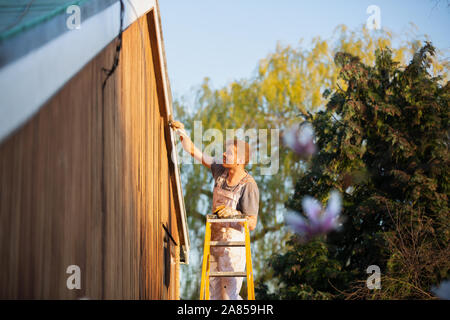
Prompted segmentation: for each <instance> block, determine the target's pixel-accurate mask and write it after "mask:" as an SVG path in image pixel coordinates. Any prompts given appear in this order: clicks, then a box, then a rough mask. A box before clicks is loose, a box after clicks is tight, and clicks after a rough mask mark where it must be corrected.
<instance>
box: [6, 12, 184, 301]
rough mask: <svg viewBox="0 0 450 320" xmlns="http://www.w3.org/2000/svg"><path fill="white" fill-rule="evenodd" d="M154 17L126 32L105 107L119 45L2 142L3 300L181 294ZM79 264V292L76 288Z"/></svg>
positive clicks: (113, 45)
mask: <svg viewBox="0 0 450 320" xmlns="http://www.w3.org/2000/svg"><path fill="white" fill-rule="evenodd" d="M148 19H149V18H148V16H146V15H144V16H143V17H141V18H140V19H139V20H138V21H136V22H135V23H134V24H132V25H131V26H130V27H129V28H128V29H127V30H125V31H124V33H123V45H122V51H121V54H120V62H119V66H118V68H117V69H116V71H115V73H114V74H113V75H112V76H111V77H110V79H109V80H108V82H107V85H106V88H105V92H104V97H105V99H104V106H103V107H102V82H103V80H104V79H105V74H104V73H102V71H101V69H102V68H108V69H109V68H110V67H111V65H112V62H113V58H114V53H115V49H116V42H112V43H110V44H109V45H108V47H107V48H105V49H104V50H103V51H102V52H101V53H100V54H98V55H97V56H96V57H95V58H94V59H93V60H92V61H91V62H90V63H89V64H88V65H86V66H85V67H84V69H83V70H81V71H80V72H79V73H78V74H77V75H76V76H75V77H74V78H72V79H71V80H70V82H68V83H67V84H66V85H65V86H64V88H62V89H61V90H60V91H59V92H58V93H57V94H56V95H55V96H54V97H53V98H52V99H51V100H50V101H49V102H48V103H47V104H46V105H45V106H43V107H42V108H41V110H40V111H39V112H38V113H37V114H36V115H35V116H34V117H33V118H32V119H31V120H30V121H29V122H27V124H26V125H25V126H23V127H22V128H20V129H19V130H18V131H17V132H15V133H14V134H13V135H12V136H10V137H9V138H8V139H7V140H5V141H4V142H2V144H1V145H0V298H2V299H16V298H28V299H76V298H82V297H87V298H91V299H177V298H178V295H179V289H178V288H179V283H178V281H179V275H178V272H179V254H180V253H179V244H180V238H179V235H178V230H179V228H178V225H177V213H176V210H177V205H176V204H175V199H176V189H175V185H174V180H173V177H172V173H171V172H172V171H171V170H172V169H171V167H170V166H171V163H169V161H170V154H168V152H167V151H166V150H167V145H166V143H167V142H166V137H167V132H165V130H168V128H167V124H166V121H165V120H164V115H165V113H164V106H163V105H161V101H162V97H161V96H160V94H161V92H162V91H161V83H158V81H160V80H158V79H157V76H156V75H155V69H154V68H155V65H154V61H153V57H152V49H153V54H154V52H155V51H154V50H155V48H152V45H153V46H154V45H155V44H154V43H151V40H150V38H151V37H150V35H149V31H151V30H152V26H150V27H149V25H148ZM149 20H151V19H149ZM52 72H55V71H53V70H49V75H48V76H51V73H52ZM24 94H26V93H24ZM163 224H164V225H165V226H166V227H167V229H168V230H169V231H170V232H171V236H172V237H173V238H174V240H175V242H176V244H177V245H175V243H174V242H173V241H172V240H170V239H169V238H168V236H167V232H166V231H165V230H164V228H163V227H162V226H163ZM165 240H166V241H168V242H166V244H165V242H164V241H165ZM165 248H166V249H165ZM166 259H169V263H168V264H167V263H165V262H166ZM69 265H78V266H79V267H80V269H81V289H80V290H76V289H75V290H69V289H68V288H67V286H66V281H67V279H68V277H69V276H70V274H67V273H66V269H67V267H68V266H69ZM167 266H168V267H167Z"/></svg>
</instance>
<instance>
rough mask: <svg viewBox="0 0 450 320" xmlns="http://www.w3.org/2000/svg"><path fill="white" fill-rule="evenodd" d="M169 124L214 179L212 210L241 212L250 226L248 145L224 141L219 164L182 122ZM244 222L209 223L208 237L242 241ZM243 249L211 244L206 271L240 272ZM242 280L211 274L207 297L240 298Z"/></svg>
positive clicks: (254, 198) (252, 197) (255, 195)
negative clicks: (196, 141) (209, 234)
mask: <svg viewBox="0 0 450 320" xmlns="http://www.w3.org/2000/svg"><path fill="white" fill-rule="evenodd" d="M170 125H171V126H172V128H174V129H175V132H177V134H179V135H180V139H181V142H182V145H183V149H184V150H186V151H187V152H188V153H190V154H191V156H193V157H194V158H195V159H197V160H198V161H201V162H202V164H203V165H204V166H206V167H207V168H210V169H211V172H212V175H213V177H214V181H215V183H214V191H213V204H212V212H213V213H217V215H218V217H220V218H230V217H233V216H237V215H245V217H246V219H247V225H248V229H249V230H254V229H255V227H256V222H257V216H258V209H259V190H258V186H257V184H256V182H255V180H254V179H253V177H252V176H251V175H250V174H249V173H248V172H247V171H246V170H245V166H246V165H247V164H248V162H249V159H250V147H249V145H248V144H247V143H246V142H244V141H241V140H238V139H234V140H231V141H227V142H226V145H225V147H226V150H225V152H224V154H223V164H220V163H217V162H216V161H215V159H214V158H212V157H210V156H208V155H206V154H203V152H202V151H201V150H199V149H198V148H196V147H195V145H194V144H193V143H192V141H191V139H190V138H189V136H188V135H187V134H186V132H185V131H184V125H183V124H182V123H180V122H179V121H172V122H171V123H170ZM217 209H218V210H217ZM216 211H217V212H216ZM244 224H245V222H224V223H212V224H211V240H212V241H227V242H228V241H244V240H245V234H244ZM245 249H246V248H244V247H212V248H211V262H210V272H216V271H222V272H242V271H243V269H244V267H245V262H246V255H245V254H246V251H245ZM204 259H205V257H204ZM242 280H243V278H242V277H212V278H211V280H210V282H209V292H210V299H211V300H242V298H241V296H240V295H239V292H240V290H241V286H242Z"/></svg>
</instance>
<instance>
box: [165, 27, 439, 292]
mask: <svg viewBox="0 0 450 320" xmlns="http://www.w3.org/2000/svg"><path fill="white" fill-rule="evenodd" d="M393 37H394V36H393V35H392V34H391V33H389V32H377V33H370V32H369V31H368V30H367V29H365V28H364V27H363V28H362V29H361V30H359V31H349V30H347V28H346V27H345V26H339V27H337V28H336V30H335V33H334V35H333V36H332V37H331V38H330V39H326V40H323V39H321V38H319V37H317V38H315V39H314V40H313V41H312V43H311V45H310V46H304V45H302V44H301V42H300V45H299V46H298V47H292V46H289V45H287V46H282V45H277V47H276V49H275V52H274V53H272V54H269V55H268V56H267V57H265V58H264V59H261V60H260V61H259V63H258V65H257V67H256V69H255V73H254V74H253V75H252V76H251V77H249V78H248V79H241V80H237V81H233V82H231V83H230V84H229V85H227V86H225V87H223V88H220V89H213V88H211V84H210V82H209V80H208V79H205V81H204V82H203V83H202V84H201V86H199V88H198V89H197V90H196V92H195V98H194V101H193V103H192V105H191V106H190V104H189V103H188V102H186V100H183V99H178V100H176V101H175V102H174V107H175V114H176V118H177V120H180V121H182V122H183V123H184V124H185V127H186V129H187V131H188V132H189V133H192V131H193V124H194V121H201V123H202V125H203V128H205V129H208V128H216V129H220V130H222V132H224V133H225V129H231V128H234V129H239V128H242V129H244V130H245V129H247V128H256V129H280V130H283V129H284V128H286V127H288V126H290V125H291V124H292V123H293V122H294V121H297V119H298V116H299V115H301V114H302V115H307V114H308V112H315V111H317V110H320V109H321V108H323V107H322V106H323V105H324V104H325V103H326V101H327V99H326V98H324V97H323V96H322V95H321V92H322V91H323V90H325V88H334V87H335V86H340V87H342V88H344V89H345V86H346V82H345V81H344V80H343V79H339V78H338V75H339V68H337V67H336V65H335V64H334V61H333V56H334V55H335V53H336V52H338V51H346V52H349V53H351V54H353V55H355V56H359V57H361V59H362V61H364V62H365V63H367V64H369V65H371V64H373V63H374V62H375V56H374V54H373V52H374V50H375V49H376V48H380V47H381V48H384V47H386V46H391V45H392V42H393ZM420 43H421V42H420V41H417V40H411V39H410V40H408V41H406V42H404V43H400V44H398V45H397V46H396V49H395V50H394V51H393V52H394V59H395V60H396V61H398V62H402V63H405V61H406V59H407V58H408V57H411V56H412V53H413V52H412V48H416V47H418V46H419V45H420ZM433 63H434V65H435V66H436V67H435V69H436V72H437V70H441V68H446V65H445V64H442V63H438V60H436V61H433ZM191 138H192V135H191ZM205 144H206V143H205ZM253 147H254V148H255V147H256V148H257V147H258V146H253ZM179 149H181V148H179ZM279 163H280V168H279V172H278V173H277V174H275V175H272V176H263V175H260V174H259V172H260V171H259V166H260V165H258V164H257V165H253V166H251V167H250V169H249V171H250V173H251V174H252V175H253V176H254V178H255V180H256V182H257V183H258V186H259V188H260V195H261V202H260V211H259V221H258V227H257V229H256V230H255V231H254V233H253V234H252V250H253V252H254V253H257V254H254V255H253V256H254V261H253V265H254V270H255V274H256V277H257V278H260V279H261V280H263V281H264V282H266V283H268V284H270V279H271V277H272V274H271V273H268V272H265V271H264V272H263V270H265V261H266V260H267V259H268V258H269V257H270V256H271V254H272V253H273V252H280V251H282V250H284V247H285V241H286V240H287V239H288V233H287V231H286V230H285V228H284V223H283V209H284V203H285V202H286V201H287V200H288V198H289V194H290V193H291V192H292V190H293V188H294V182H295V181H296V180H297V179H298V178H299V177H300V175H301V174H302V172H303V171H304V169H305V166H304V164H303V163H301V162H299V161H298V160H297V159H296V158H295V156H294V155H293V154H292V153H291V152H290V151H289V150H287V149H286V148H283V147H281V148H280V149H279ZM181 175H182V182H183V189H184V193H185V203H186V208H187V214H188V223H189V230H190V235H191V241H192V245H191V246H192V251H191V257H190V261H191V263H190V265H189V266H185V267H183V268H182V273H183V275H182V279H183V281H184V283H183V286H182V288H183V291H182V297H183V298H188V299H197V298H198V293H199V283H200V268H199V266H200V265H201V258H202V256H201V255H202V248H203V234H204V227H205V220H204V215H205V214H206V213H207V212H209V210H210V206H211V202H212V177H211V174H210V173H209V172H208V171H207V170H206V169H205V168H203V167H202V166H200V165H182V166H181Z"/></svg>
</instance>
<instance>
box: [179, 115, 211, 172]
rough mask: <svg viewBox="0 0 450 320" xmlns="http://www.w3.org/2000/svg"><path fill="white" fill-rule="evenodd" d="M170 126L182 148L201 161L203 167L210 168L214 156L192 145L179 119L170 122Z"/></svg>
mask: <svg viewBox="0 0 450 320" xmlns="http://www.w3.org/2000/svg"><path fill="white" fill-rule="evenodd" d="M170 126H171V127H172V128H173V129H174V130H175V132H176V133H177V134H178V135H179V136H180V139H181V145H182V146H183V149H184V150H185V151H186V152H188V153H189V154H190V155H191V156H193V157H194V159H196V160H197V161H201V162H202V164H203V165H204V166H205V167H207V168H211V164H212V163H213V162H214V158H213V157H210V156H208V155H207V154H204V153H203V152H202V151H201V150H199V149H198V148H197V147H196V146H195V145H194V143H193V142H192V140H191V139H190V138H189V136H188V135H187V133H186V131H185V130H184V125H183V124H182V123H181V122H179V121H172V122H171V123H170Z"/></svg>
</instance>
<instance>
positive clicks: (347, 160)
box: [258, 43, 450, 299]
mask: <svg viewBox="0 0 450 320" xmlns="http://www.w3.org/2000/svg"><path fill="white" fill-rule="evenodd" d="M434 55H435V49H434V47H433V46H432V45H431V44H430V43H426V45H424V46H423V47H422V48H420V49H419V50H417V52H416V53H415V54H414V56H413V58H412V60H411V61H410V63H409V64H408V65H407V66H406V67H404V66H402V65H400V64H399V63H398V62H396V61H394V59H393V53H392V51H391V50H390V49H389V48H386V49H377V50H376V51H375V65H374V66H370V65H367V64H365V63H363V62H362V61H361V59H360V58H359V57H357V56H354V55H351V54H349V53H346V52H339V53H337V54H336V55H335V63H336V65H337V66H338V67H339V68H340V73H339V78H340V79H342V80H343V81H344V82H345V84H346V85H345V89H343V88H342V87H340V86H338V87H337V88H336V89H335V90H334V91H333V93H332V94H331V91H330V90H326V91H325V92H324V97H325V98H329V102H328V104H327V107H326V109H325V110H322V111H319V112H317V113H315V114H314V115H310V116H307V117H306V118H307V120H309V121H311V122H312V124H313V126H314V128H315V130H316V134H317V136H316V139H317V144H318V149H319V152H318V154H317V156H316V157H315V158H314V159H313V161H312V162H311V163H310V164H309V167H308V168H307V170H305V171H304V172H302V174H301V177H300V178H299V179H298V180H297V183H296V186H295V192H294V194H293V195H292V196H291V198H290V200H289V201H288V203H287V205H288V206H289V207H292V208H294V209H296V210H299V211H300V208H301V199H302V197H303V196H304V195H313V196H314V197H316V198H318V199H321V200H326V197H327V195H328V194H329V192H330V190H331V189H337V190H339V191H340V192H341V193H342V194H343V198H344V215H345V217H346V220H345V222H344V224H343V227H342V230H340V231H338V232H333V233H330V234H329V235H328V236H327V237H326V238H325V239H318V240H316V241H315V242H312V243H309V244H306V245H301V244H299V243H298V242H296V241H295V236H294V238H292V239H291V240H290V242H289V244H290V247H289V250H288V251H287V252H285V253H281V254H276V255H274V256H272V258H271V259H269V266H270V267H271V269H272V270H273V271H274V277H276V278H277V279H278V288H277V289H276V290H275V293H272V294H271V293H269V290H268V288H267V287H266V286H264V285H262V284H261V285H260V286H259V287H258V293H259V297H261V298H267V297H272V298H273V297H274V296H277V297H279V298H281V299H291V298H310V299H314V298H318V297H319V298H321V297H323V298H332V297H335V298H336V297H341V298H381V299H391V298H395V299H397V298H399V299H402V298H408V299H411V298H421V299H423V298H432V295H431V294H430V289H431V286H432V285H436V284H438V283H439V282H440V281H442V280H444V279H446V278H448V277H449V276H450V260H449V259H448V257H449V256H450V248H449V242H450V216H449V208H448V194H449V177H450V176H449V172H450V170H449V169H450V168H449V165H450V162H449V154H448V142H449V136H448V130H449V127H448V124H449V94H450V85H449V83H448V82H446V81H445V80H444V79H443V78H442V77H440V76H433V75H432V74H431V71H430V70H431V69H432V61H433V56H434ZM370 265H378V266H379V267H380V268H381V273H382V275H383V277H382V289H381V290H375V291H373V290H369V289H367V287H366V284H365V280H366V279H367V277H368V274H367V273H366V269H367V267H368V266H370ZM311 273H312V274H311Z"/></svg>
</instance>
